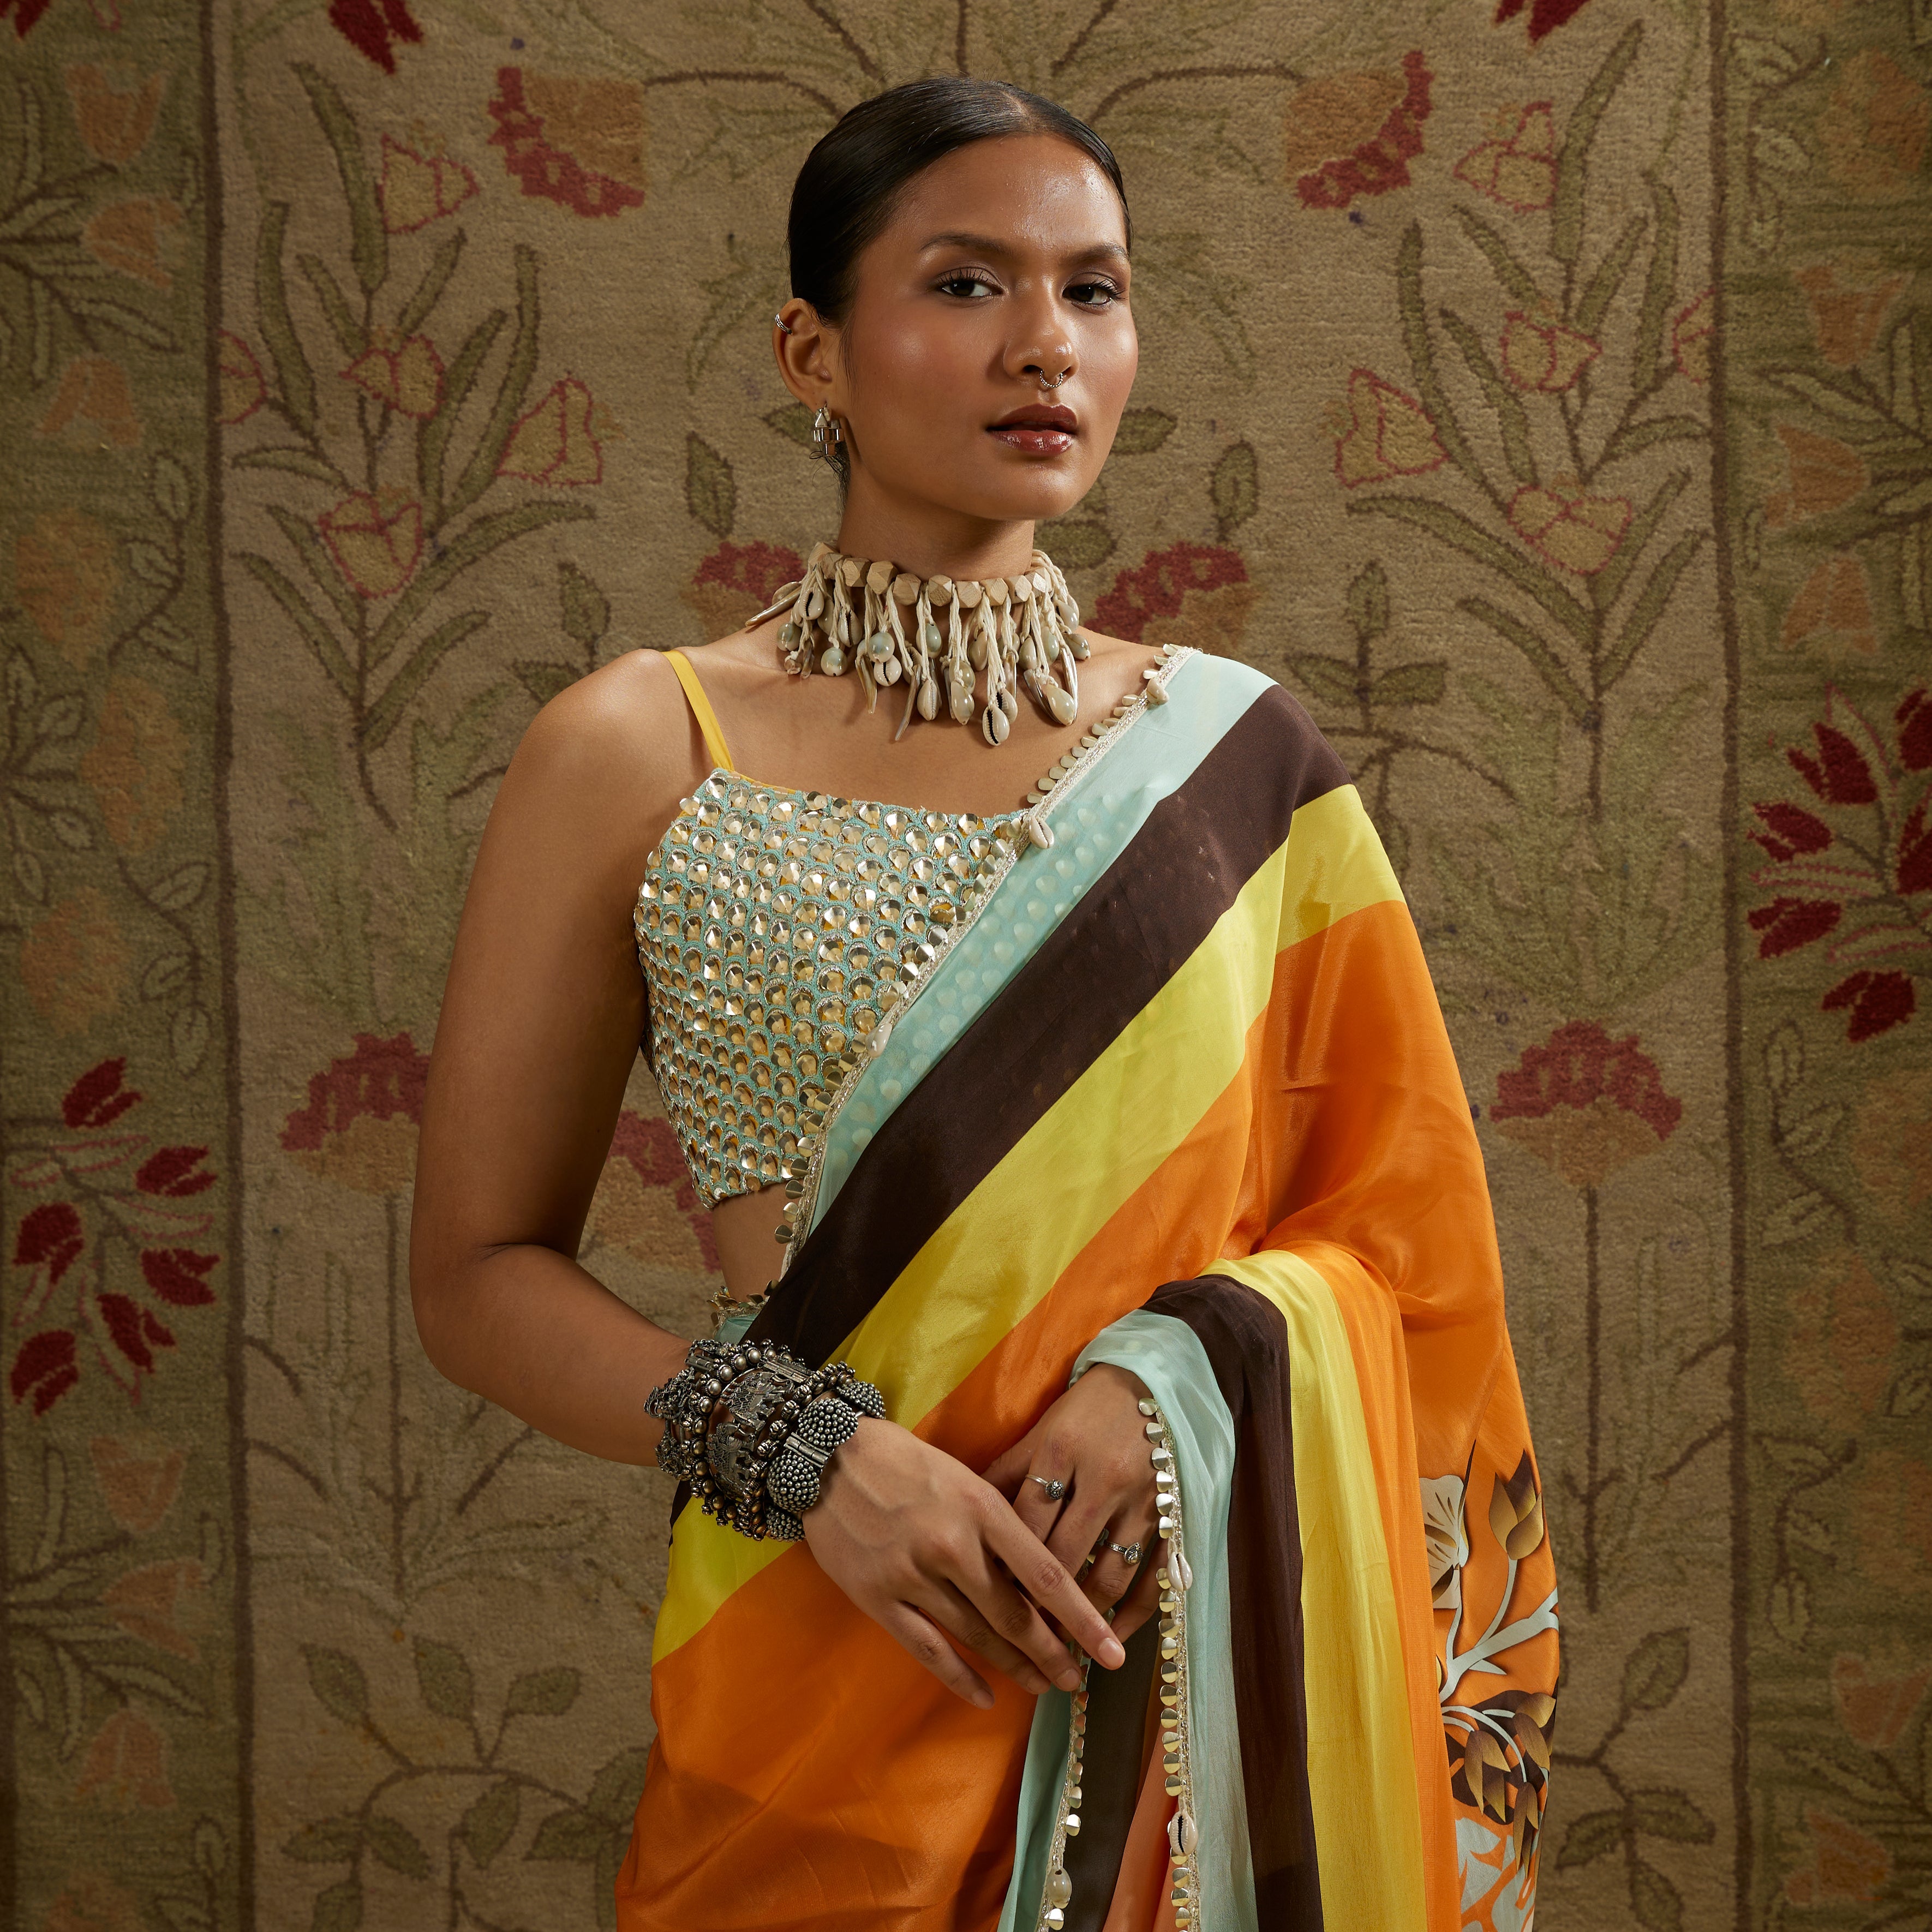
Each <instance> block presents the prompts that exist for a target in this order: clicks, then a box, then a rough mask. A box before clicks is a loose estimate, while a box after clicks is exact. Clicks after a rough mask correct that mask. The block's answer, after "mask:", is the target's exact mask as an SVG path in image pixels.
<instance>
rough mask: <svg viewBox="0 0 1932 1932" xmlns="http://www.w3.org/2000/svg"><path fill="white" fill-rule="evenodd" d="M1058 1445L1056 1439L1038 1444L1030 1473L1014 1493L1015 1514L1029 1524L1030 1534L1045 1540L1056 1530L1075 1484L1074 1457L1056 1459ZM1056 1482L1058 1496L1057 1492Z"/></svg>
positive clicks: (1035, 1447)
mask: <svg viewBox="0 0 1932 1932" xmlns="http://www.w3.org/2000/svg"><path fill="white" fill-rule="evenodd" d="M1056 1448H1057V1445H1055V1444H1053V1443H1052V1442H1040V1443H1038V1444H1036V1445H1035V1446H1034V1453H1033V1456H1032V1458H1031V1461H1030V1463H1029V1464H1028V1469H1027V1472H1026V1474H1025V1475H1023V1476H1022V1478H1020V1481H1019V1487H1018V1488H1016V1490H1014V1492H1013V1497H1012V1502H1013V1514H1015V1515H1016V1517H1019V1520H1020V1521H1021V1522H1022V1523H1024V1524H1025V1526H1026V1529H1027V1532H1028V1535H1031V1536H1033V1537H1036V1538H1038V1539H1039V1541H1040V1542H1042V1543H1044V1542H1045V1541H1046V1539H1047V1538H1049V1536H1051V1535H1052V1534H1053V1526H1054V1525H1055V1523H1058V1521H1059V1520H1060V1513H1061V1511H1062V1510H1063V1509H1064V1508H1066V1507H1067V1494H1068V1492H1069V1491H1070V1490H1071V1489H1072V1488H1073V1457H1071V1456H1060V1457H1058V1459H1057V1460H1056ZM1056 1485H1057V1486H1058V1489H1059V1492H1060V1493H1059V1494H1058V1496H1056V1495H1055V1493H1054V1490H1055V1486H1056Z"/></svg>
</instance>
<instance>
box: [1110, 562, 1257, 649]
mask: <svg viewBox="0 0 1932 1932" xmlns="http://www.w3.org/2000/svg"><path fill="white" fill-rule="evenodd" d="M1247 580H1248V567H1247V565H1246V564H1245V563H1244V562H1242V560H1241V553H1240V552H1239V551H1238V550H1228V549H1226V548H1224V547H1222V546H1221V545H1220V544H1196V543H1187V542H1181V543H1178V544H1174V545H1172V547H1170V548H1169V549H1166V550H1150V551H1148V553H1147V555H1146V556H1145V557H1144V558H1143V559H1142V560H1141V562H1140V564H1139V567H1138V568H1136V569H1133V570H1124V571H1121V574H1120V575H1119V576H1118V577H1115V579H1114V584H1113V588H1112V589H1111V590H1109V591H1108V592H1106V594H1105V595H1103V596H1102V597H1101V598H1100V601H1098V602H1097V604H1095V605H1094V622H1095V623H1096V624H1097V625H1098V626H1099V628H1100V629H1101V630H1103V631H1109V632H1111V633H1112V634H1113V635H1114V636H1115V637H1128V638H1131V639H1132V640H1134V641H1135V642H1136V643H1139V640H1140V636H1141V633H1142V631H1143V630H1144V629H1145V628H1146V626H1147V625H1148V623H1149V622H1151V620H1152V619H1154V618H1156V617H1172V616H1178V614H1179V613H1180V610H1181V600H1182V599H1183V598H1184V597H1186V595H1187V593H1188V592H1190V590H1217V589H1220V587H1221V586H1223V584H1228V583H1246V582H1247Z"/></svg>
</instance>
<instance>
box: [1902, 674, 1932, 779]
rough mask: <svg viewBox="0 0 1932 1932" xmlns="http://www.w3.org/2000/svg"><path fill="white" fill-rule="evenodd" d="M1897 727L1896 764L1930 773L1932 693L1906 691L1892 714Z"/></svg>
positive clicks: (1922, 688) (1920, 689)
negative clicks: (1897, 762)
mask: <svg viewBox="0 0 1932 1932" xmlns="http://www.w3.org/2000/svg"><path fill="white" fill-rule="evenodd" d="M1893 720H1894V722H1895V723H1896V724H1897V726H1898V761H1899V763H1900V764H1902V765H1903V766H1904V767H1905V769H1906V770H1907V771H1908V772H1923V771H1927V770H1932V692H1927V690H1926V689H1925V688H1924V685H1920V686H1919V688H1918V689H1917V690H1916V691H1907V692H1906V694H1905V695H1904V696H1903V697H1902V698H1900V700H1899V703H1898V709H1897V711H1896V712H1894V714H1893Z"/></svg>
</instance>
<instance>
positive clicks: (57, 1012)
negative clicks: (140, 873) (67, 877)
mask: <svg viewBox="0 0 1932 1932" xmlns="http://www.w3.org/2000/svg"><path fill="white" fill-rule="evenodd" d="M128 965H129V956H128V952H127V941H126V940H125V939H124V938H122V937H121V928H120V926H119V925H118V922H116V920H115V916H114V908H113V906H112V905H111V904H109V902H108V901H107V898H106V896H105V895H104V894H103V893H102V892H101V891H100V890H99V889H98V888H97V887H95V886H81V887H80V889H79V890H78V891H76V892H70V893H69V894H68V895H67V897H66V898H64V899H62V901H61V902H60V903H59V904H58V905H57V906H55V907H54V909H53V910H52V911H51V912H49V913H48V914H47V915H46V917H45V918H43V919H37V920H36V921H35V922H34V924H33V925H32V926H30V927H28V929H27V936H26V938H25V939H23V940H22V941H21V942H20V983H21V984H22V985H23V986H25V987H26V989H27V997H28V998H29V999H30V1000H31V1001H33V1003H34V1011H35V1012H37V1013H38V1014H39V1015H40V1017H41V1019H43V1020H45V1021H46V1023H47V1024H48V1025H49V1026H50V1027H52V1028H53V1030H54V1031H55V1033H57V1034H62V1035H63V1036H65V1035H67V1034H77V1033H85V1032H86V1031H87V1029H88V1028H89V1027H90V1026H92V1025H93V1024H94V1022H95V1021H96V1020H98V1019H106V1018H107V1016H108V1015H109V1014H110V1013H118V1012H119V1011H120V1010H121V998H122V996H123V995H124V994H125V993H126V992H127V969H128Z"/></svg>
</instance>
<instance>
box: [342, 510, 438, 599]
mask: <svg viewBox="0 0 1932 1932" xmlns="http://www.w3.org/2000/svg"><path fill="white" fill-rule="evenodd" d="M389 496H390V493H389V492H388V491H385V492H384V493H383V496H381V497H377V496H371V495H370V494H369V493H368V491H366V490H358V491H357V492H356V494H355V495H354V496H345V497H344V499H342V501H341V502H339V503H338V504H337V505H336V506H335V508H334V509H332V510H329V511H325V512H324V513H323V515H322V516H321V517H319V518H318V519H317V524H316V527H317V529H320V531H321V532H322V536H323V541H324V542H325V543H326V544H328V546H329V554H330V555H331V556H333V557H334V558H335V563H336V568H338V569H339V570H340V571H341V572H342V574H343V575H344V577H347V578H348V580H349V582H350V586H351V587H352V588H353V589H354V590H355V592H356V595H358V596H359V597H392V596H394V595H395V593H396V592H398V590H400V589H401V588H402V587H403V586H404V584H405V583H408V581H409V580H410V575H411V574H412V573H413V571H415V569H416V560H417V559H418V558H419V557H420V556H422V505H421V504H420V503H419V502H416V500H415V499H413V498H411V499H409V500H407V501H406V502H395V501H394V500H393V499H391V500H390V501H389V502H387V503H386V502H385V500H384V499H386V498H389Z"/></svg>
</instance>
